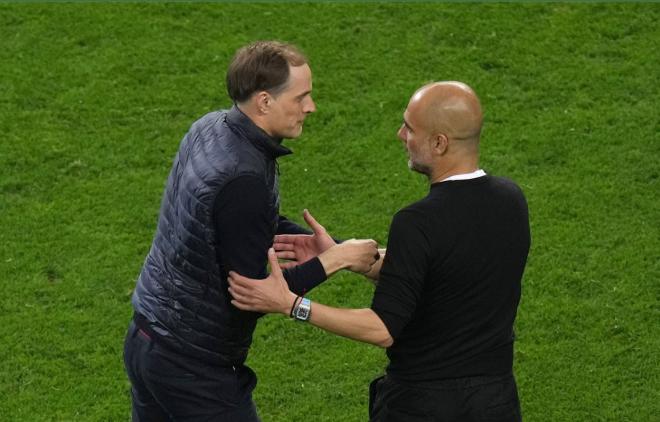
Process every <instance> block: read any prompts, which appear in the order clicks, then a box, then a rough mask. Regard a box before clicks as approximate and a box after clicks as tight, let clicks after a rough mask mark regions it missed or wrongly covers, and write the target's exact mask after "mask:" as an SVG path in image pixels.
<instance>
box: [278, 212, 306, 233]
mask: <svg viewBox="0 0 660 422" xmlns="http://www.w3.org/2000/svg"><path fill="white" fill-rule="evenodd" d="M277 234H312V232H311V230H307V229H306V228H304V227H300V226H299V225H298V224H296V223H294V222H293V221H291V220H289V219H288V218H286V217H285V216H283V215H280V220H279V222H278V224H277Z"/></svg>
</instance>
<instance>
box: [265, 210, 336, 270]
mask: <svg viewBox="0 0 660 422" xmlns="http://www.w3.org/2000/svg"><path fill="white" fill-rule="evenodd" d="M303 218H304V219H305V222H306V223H307V225H308V226H309V227H310V228H311V229H312V234H280V235H277V236H275V241H274V242H273V248H274V249H275V252H276V254H277V257H278V258H280V259H285V260H287V261H288V262H285V263H282V268H290V267H294V266H296V265H300V264H302V263H304V262H307V261H309V260H310V259H312V258H314V257H316V256H318V255H320V254H321V253H323V252H325V251H326V250H328V249H329V248H331V247H333V246H335V244H336V242H335V241H334V240H333V239H332V237H330V235H329V234H328V232H327V231H326V230H325V227H323V226H322V225H321V224H319V223H318V221H316V219H315V218H314V217H313V216H312V214H310V212H309V211H308V210H305V211H304V212H303Z"/></svg>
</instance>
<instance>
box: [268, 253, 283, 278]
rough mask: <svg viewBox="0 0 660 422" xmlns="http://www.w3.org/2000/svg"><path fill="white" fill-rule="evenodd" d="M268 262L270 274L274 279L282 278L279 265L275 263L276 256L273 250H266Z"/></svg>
mask: <svg viewBox="0 0 660 422" xmlns="http://www.w3.org/2000/svg"><path fill="white" fill-rule="evenodd" d="M268 262H269V263H270V273H271V274H272V275H273V276H275V278H284V276H283V275H282V269H281V268H280V263H279V262H278V261H277V254H276V253H275V249H273V248H270V249H268Z"/></svg>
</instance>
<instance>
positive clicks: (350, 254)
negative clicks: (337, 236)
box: [319, 239, 380, 276]
mask: <svg viewBox="0 0 660 422" xmlns="http://www.w3.org/2000/svg"><path fill="white" fill-rule="evenodd" d="M377 246H378V244H377V243H376V242H375V241H373V240H366V239H351V240H347V241H345V242H343V243H340V244H338V245H335V246H333V247H332V248H330V249H328V250H326V251H325V252H323V253H322V254H321V255H319V261H321V265H323V268H324V269H325V273H326V274H327V275H328V276H330V275H331V274H334V273H336V272H337V271H339V270H342V269H349V270H351V271H353V272H356V273H361V274H366V273H368V272H370V271H371V269H372V266H373V265H374V264H375V263H376V262H377V261H378V260H379V258H380V254H379V253H378V249H377Z"/></svg>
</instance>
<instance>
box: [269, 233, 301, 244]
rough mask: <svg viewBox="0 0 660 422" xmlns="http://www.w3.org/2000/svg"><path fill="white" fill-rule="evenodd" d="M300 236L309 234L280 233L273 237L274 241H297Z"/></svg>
mask: <svg viewBox="0 0 660 422" xmlns="http://www.w3.org/2000/svg"><path fill="white" fill-rule="evenodd" d="M299 236H309V235H304V234H278V235H276V236H275V237H274V238H273V243H296V238H298V237H299Z"/></svg>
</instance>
